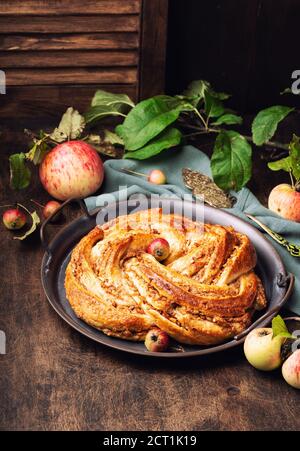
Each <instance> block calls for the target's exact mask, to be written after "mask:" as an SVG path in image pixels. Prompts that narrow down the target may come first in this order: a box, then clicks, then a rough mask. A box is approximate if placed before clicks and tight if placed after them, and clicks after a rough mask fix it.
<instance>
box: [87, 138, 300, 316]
mask: <svg viewBox="0 0 300 451" xmlns="http://www.w3.org/2000/svg"><path fill="white" fill-rule="evenodd" d="M104 166H105V181H104V184H103V189H102V191H103V194H100V195H98V196H93V197H89V198H87V199H86V200H85V202H86V205H87V207H88V209H90V210H92V209H94V208H96V207H103V206H105V205H107V203H109V202H111V199H112V196H113V197H114V198H115V199H118V200H125V199H127V198H128V196H131V195H133V194H139V193H142V194H149V193H153V194H161V195H162V194H164V195H169V196H178V197H180V196H182V195H183V194H188V193H189V194H190V193H191V191H190V190H188V189H187V188H186V187H185V186H184V183H183V179H182V173H181V172H182V168H185V167H186V168H190V169H193V170H196V171H200V172H202V173H203V174H206V175H208V176H211V171H210V160H209V158H208V157H207V155H205V154H204V153H203V152H201V151H200V150H198V149H196V148H195V147H193V146H184V147H182V148H180V149H176V150H174V149H170V150H168V151H166V152H163V153H162V154H160V155H158V156H156V157H153V158H151V159H149V160H143V161H138V160H108V161H106V162H105V164H104ZM123 168H127V169H132V170H134V171H135V172H141V173H144V174H148V173H149V171H151V169H157V168H159V169H161V170H162V171H163V172H164V173H165V174H166V175H167V181H168V184H166V185H154V184H152V183H149V182H148V181H147V178H144V177H140V176H137V175H134V174H126V173H124V172H123V171H122V169H123ZM234 196H235V197H236V199H237V201H236V203H235V205H234V207H233V208H229V209H226V211H228V212H230V213H232V214H234V215H236V216H239V217H240V218H242V219H244V220H245V221H247V222H250V220H249V219H248V218H247V216H245V214H244V212H247V213H249V214H252V215H253V216H256V217H257V218H258V219H259V220H261V222H263V223H264V224H266V225H267V226H268V227H270V228H271V229H272V230H273V231H274V232H277V233H279V234H281V235H283V236H284V237H285V238H286V239H287V240H289V241H290V242H292V243H294V244H298V245H300V224H299V223H296V222H292V221H287V220H285V219H283V218H281V217H280V216H278V215H276V214H275V213H272V212H271V211H270V210H269V209H268V208H265V207H263V205H262V204H261V203H260V202H259V201H258V200H257V198H256V197H255V196H254V194H253V193H252V192H251V191H250V190H249V189H248V188H243V189H242V190H241V191H240V192H239V193H234ZM251 224H252V225H254V226H255V224H254V223H253V222H251ZM257 228H258V229H260V228H259V227H257ZM260 230H261V229H260ZM261 231H262V230H261ZM262 232H263V231H262ZM265 236H266V238H267V239H269V240H270V241H271V243H272V245H273V246H274V247H275V248H276V249H277V251H278V253H279V254H280V255H281V257H282V260H283V261H284V264H285V266H286V269H287V271H289V272H291V273H293V274H294V275H295V276H296V284H295V290H294V293H293V295H292V297H291V299H290V300H289V302H288V304H287V307H288V308H289V309H290V310H292V311H293V312H295V313H297V314H300V259H299V258H297V257H292V256H291V255H290V254H289V253H288V251H286V250H285V249H284V248H283V247H282V246H280V245H279V244H278V243H276V242H275V241H274V240H273V239H272V238H271V237H269V236H268V235H267V234H265Z"/></svg>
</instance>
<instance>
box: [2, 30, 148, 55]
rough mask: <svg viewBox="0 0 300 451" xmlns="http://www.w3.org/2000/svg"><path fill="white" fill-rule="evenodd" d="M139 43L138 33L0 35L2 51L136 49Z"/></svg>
mask: <svg viewBox="0 0 300 451" xmlns="http://www.w3.org/2000/svg"><path fill="white" fill-rule="evenodd" d="M138 45H139V40H138V35H137V34H136V33H110V34H105V33H103V34H102V33H95V34H69V35H61V34H59V35H47V36H45V35H43V34H41V35H35V34H33V35H31V34H30V35H24V36H22V35H21V36H19V35H16V36H12V35H4V36H0V49H1V50H2V51H14V50H23V51H26V50H70V49H72V50H82V49H85V50H89V49H97V50H109V49H136V48H138Z"/></svg>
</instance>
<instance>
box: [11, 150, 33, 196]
mask: <svg viewBox="0 0 300 451" xmlns="http://www.w3.org/2000/svg"><path fill="white" fill-rule="evenodd" d="M9 165H10V185H11V187H12V188H13V189H17V190H20V189H24V188H27V187H28V186H29V184H30V178H31V173H30V170H29V168H28V167H27V166H26V156H25V154H24V153H16V154H14V155H11V156H10V157H9Z"/></svg>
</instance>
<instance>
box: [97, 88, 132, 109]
mask: <svg viewBox="0 0 300 451" xmlns="http://www.w3.org/2000/svg"><path fill="white" fill-rule="evenodd" d="M121 104H123V105H128V106H129V107H131V108H133V107H134V106H135V104H134V103H133V101H132V100H131V99H130V97H128V96H127V95H126V94H114V93H112V92H107V91H103V90H101V89H99V90H98V91H96V92H95V95H94V97H93V99H92V103H91V106H92V107H93V106H104V105H106V106H112V105H118V106H119V105H121Z"/></svg>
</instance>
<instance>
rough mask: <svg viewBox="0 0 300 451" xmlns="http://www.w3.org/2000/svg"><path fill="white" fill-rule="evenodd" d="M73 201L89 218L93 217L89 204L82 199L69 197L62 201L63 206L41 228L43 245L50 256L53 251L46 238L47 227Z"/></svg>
mask: <svg viewBox="0 0 300 451" xmlns="http://www.w3.org/2000/svg"><path fill="white" fill-rule="evenodd" d="M72 202H75V203H77V204H78V205H79V206H80V208H81V210H82V211H83V213H84V214H85V215H86V216H87V217H88V218H90V217H91V214H90V213H89V211H88V209H87V206H86V205H85V202H84V201H83V200H82V199H74V198H71V199H67V200H66V201H65V202H64V203H62V204H61V206H60V207H59V208H58V209H57V210H56V211H55V212H54V213H52V215H50V216H49V217H48V218H47V219H46V220H45V221H44V222H43V224H42V226H41V229H40V237H41V242H42V246H43V248H44V249H45V251H46V252H47V254H48V255H49V256H50V255H51V251H50V248H49V242H48V240H47V239H46V233H45V231H46V227H47V225H48V224H49V222H51V221H52V220H53V219H54V218H55V216H56V215H58V214H59V213H60V212H61V211H62V210H63V209H64V208H65V207H66V205H69V204H70V203H72Z"/></svg>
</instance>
